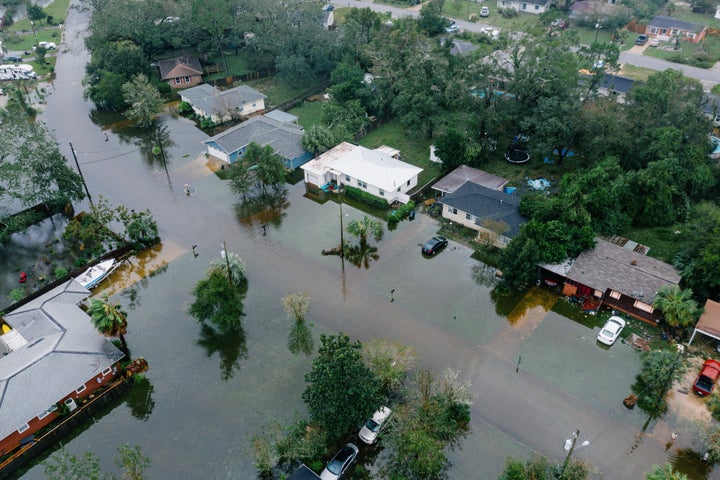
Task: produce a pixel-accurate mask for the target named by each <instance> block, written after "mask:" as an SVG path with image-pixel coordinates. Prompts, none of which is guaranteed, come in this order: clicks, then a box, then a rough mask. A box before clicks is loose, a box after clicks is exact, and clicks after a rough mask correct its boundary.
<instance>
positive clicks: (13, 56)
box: [3, 55, 22, 63]
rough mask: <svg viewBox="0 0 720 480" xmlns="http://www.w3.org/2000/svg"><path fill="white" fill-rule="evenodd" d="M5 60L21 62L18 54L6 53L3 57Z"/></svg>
mask: <svg viewBox="0 0 720 480" xmlns="http://www.w3.org/2000/svg"><path fill="white" fill-rule="evenodd" d="M3 60H5V61H6V62H15V63H18V62H22V57H21V56H20V55H7V56H6V57H4V58H3Z"/></svg>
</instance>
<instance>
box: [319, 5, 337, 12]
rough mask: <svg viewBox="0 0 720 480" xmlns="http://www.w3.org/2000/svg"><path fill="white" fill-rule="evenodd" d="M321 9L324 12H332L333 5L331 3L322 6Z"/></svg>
mask: <svg viewBox="0 0 720 480" xmlns="http://www.w3.org/2000/svg"><path fill="white" fill-rule="evenodd" d="M322 9H323V11H324V12H332V11H333V10H335V5H333V4H332V3H328V4H327V5H325V6H323V7H322Z"/></svg>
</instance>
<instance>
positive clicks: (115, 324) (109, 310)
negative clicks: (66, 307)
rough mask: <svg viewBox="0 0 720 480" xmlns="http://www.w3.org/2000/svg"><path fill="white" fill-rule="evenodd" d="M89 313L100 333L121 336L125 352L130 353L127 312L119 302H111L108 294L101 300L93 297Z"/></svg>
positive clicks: (108, 335)
mask: <svg viewBox="0 0 720 480" xmlns="http://www.w3.org/2000/svg"><path fill="white" fill-rule="evenodd" d="M87 313H88V315H90V318H91V319H92V322H93V325H94V326H95V328H97V330H98V331H99V332H100V333H102V334H103V335H105V336H106V337H113V338H115V337H117V338H119V339H120V342H121V343H122V350H123V352H125V354H128V353H129V350H128V346H127V341H125V334H126V333H127V313H126V312H125V311H124V310H123V309H122V308H121V307H120V304H119V303H117V302H116V303H109V300H108V295H107V294H104V295H103V296H102V297H101V299H100V300H98V299H96V298H91V299H90V307H88V311H87Z"/></svg>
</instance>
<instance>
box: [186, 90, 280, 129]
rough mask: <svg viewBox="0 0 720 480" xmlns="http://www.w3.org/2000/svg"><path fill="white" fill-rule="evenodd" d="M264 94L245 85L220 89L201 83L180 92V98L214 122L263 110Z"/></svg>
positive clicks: (199, 113)
mask: <svg viewBox="0 0 720 480" xmlns="http://www.w3.org/2000/svg"><path fill="white" fill-rule="evenodd" d="M266 98H267V96H266V95H264V94H262V93H261V92H259V91H257V90H255V89H254V88H252V87H248V86H247V85H240V86H239V87H235V88H230V89H228V90H220V89H219V88H216V87H213V86H212V85H208V84H207V83H203V84H202V85H198V86H197V87H193V88H188V89H187V90H183V91H182V92H180V99H181V100H182V101H183V102H187V103H189V104H190V106H192V108H193V111H194V112H195V113H196V114H197V115H198V116H200V117H205V118H209V119H211V120H212V121H213V122H214V123H222V122H229V121H230V120H232V119H233V118H237V117H240V116H245V117H246V116H248V115H250V114H252V113H255V112H259V111H262V110H265V99H266Z"/></svg>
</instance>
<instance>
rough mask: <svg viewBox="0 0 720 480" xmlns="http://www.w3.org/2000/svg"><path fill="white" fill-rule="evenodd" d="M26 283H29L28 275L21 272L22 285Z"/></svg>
mask: <svg viewBox="0 0 720 480" xmlns="http://www.w3.org/2000/svg"><path fill="white" fill-rule="evenodd" d="M25 282H27V273H25V272H20V283H25Z"/></svg>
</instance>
